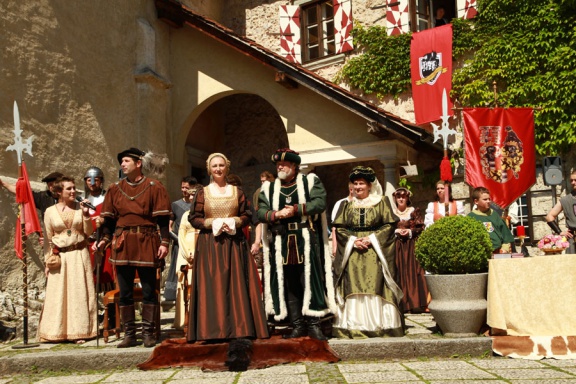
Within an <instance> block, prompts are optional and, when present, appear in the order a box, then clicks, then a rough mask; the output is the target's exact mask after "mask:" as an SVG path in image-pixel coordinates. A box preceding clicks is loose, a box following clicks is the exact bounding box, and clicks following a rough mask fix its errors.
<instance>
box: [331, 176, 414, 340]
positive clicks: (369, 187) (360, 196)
mask: <svg viewBox="0 0 576 384" xmlns="http://www.w3.org/2000/svg"><path fill="white" fill-rule="evenodd" d="M350 181H351V182H352V183H354V192H355V196H354V198H353V199H352V201H351V202H344V203H343V205H344V206H343V207H342V208H341V209H340V211H339V214H338V216H337V217H336V219H335V220H334V223H333V224H334V226H335V227H336V228H337V229H336V237H337V241H338V250H337V252H336V259H335V260H334V270H335V273H336V282H335V288H336V297H337V303H338V312H337V313H336V316H335V321H334V325H333V335H334V336H335V337H340V338H367V337H381V336H403V335H404V329H403V321H402V314H401V313H400V311H399V310H398V303H399V301H400V300H401V298H402V290H401V289H400V287H398V285H397V284H396V283H395V279H394V278H395V274H396V267H395V264H394V230H395V229H396V223H397V221H398V217H396V216H395V215H394V214H393V211H392V206H391V204H390V202H389V201H388V199H387V198H385V197H383V196H382V187H381V186H380V183H379V182H378V179H376V174H375V173H374V170H372V168H368V167H355V168H354V169H353V170H352V173H351V174H350Z"/></svg>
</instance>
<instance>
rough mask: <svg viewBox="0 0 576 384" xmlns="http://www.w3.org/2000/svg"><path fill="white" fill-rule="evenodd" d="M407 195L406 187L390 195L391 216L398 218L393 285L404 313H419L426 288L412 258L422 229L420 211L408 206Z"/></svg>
mask: <svg viewBox="0 0 576 384" xmlns="http://www.w3.org/2000/svg"><path fill="white" fill-rule="evenodd" d="M410 195H411V192H410V191H409V190H407V189H406V188H398V189H396V191H394V194H393V196H394V201H395V202H396V208H395V209H394V213H395V214H396V215H397V216H398V217H399V218H400V222H399V223H398V227H397V229H396V269H397V273H396V282H397V283H398V285H399V286H400V287H401V288H402V292H403V293H404V297H403V298H402V302H401V305H402V309H403V310H404V312H422V311H424V310H425V309H426V307H427V305H428V304H427V303H428V287H427V286H426V280H425V278H424V269H422V267H421V266H420V263H418V260H416V257H415V256H414V245H415V244H416V239H417V238H418V236H419V235H420V233H422V230H423V229H424V221H423V219H422V215H421V214H420V209H419V208H414V207H411V206H410V205H411V203H410Z"/></svg>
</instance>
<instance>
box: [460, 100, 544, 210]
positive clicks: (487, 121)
mask: <svg viewBox="0 0 576 384" xmlns="http://www.w3.org/2000/svg"><path fill="white" fill-rule="evenodd" d="M464 136H465V137H464V143H465V147H464V153H465V154H466V182H467V183H468V184H470V185H471V186H472V187H482V186H483V187H486V188H488V189H489V190H490V197H491V199H492V201H494V202H495V203H496V204H498V205H499V206H500V207H502V208H505V207H507V206H508V205H510V204H511V203H512V202H514V200H516V199H518V198H519V197H520V196H521V195H522V194H523V193H524V192H526V190H528V189H529V188H530V187H531V186H532V185H533V184H534V183H535V182H536V148H535V144H534V110H533V109H532V108H506V109H504V108H464Z"/></svg>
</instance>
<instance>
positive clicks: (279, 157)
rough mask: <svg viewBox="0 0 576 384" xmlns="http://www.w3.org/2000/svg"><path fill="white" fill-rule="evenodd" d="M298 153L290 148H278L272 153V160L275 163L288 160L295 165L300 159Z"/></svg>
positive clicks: (298, 163)
mask: <svg viewBox="0 0 576 384" xmlns="http://www.w3.org/2000/svg"><path fill="white" fill-rule="evenodd" d="M299 155H300V154H299V153H298V152H296V151H293V150H291V149H290V148H280V149H278V150H277V151H276V152H275V153H274V154H273V155H272V162H274V163H277V162H279V161H289V162H291V163H294V164H296V165H300V163H301V162H302V159H301V158H300V156H299Z"/></svg>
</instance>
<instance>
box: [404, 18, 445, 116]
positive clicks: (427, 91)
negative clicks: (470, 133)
mask: <svg viewBox="0 0 576 384" xmlns="http://www.w3.org/2000/svg"><path fill="white" fill-rule="evenodd" d="M410 72H411V74H412V75H411V77H412V99H413V100H414V114H415V116H416V124H424V123H429V122H431V121H435V120H438V119H440V116H441V115H442V92H443V91H444V89H446V92H448V95H450V91H451V90H452V24H446V25H443V26H441V27H436V28H432V29H427V30H425V31H422V32H416V33H414V34H412V43H411V46H410ZM448 111H449V112H448V113H449V115H450V116H452V115H453V114H454V112H453V111H452V102H451V101H450V98H448Z"/></svg>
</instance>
